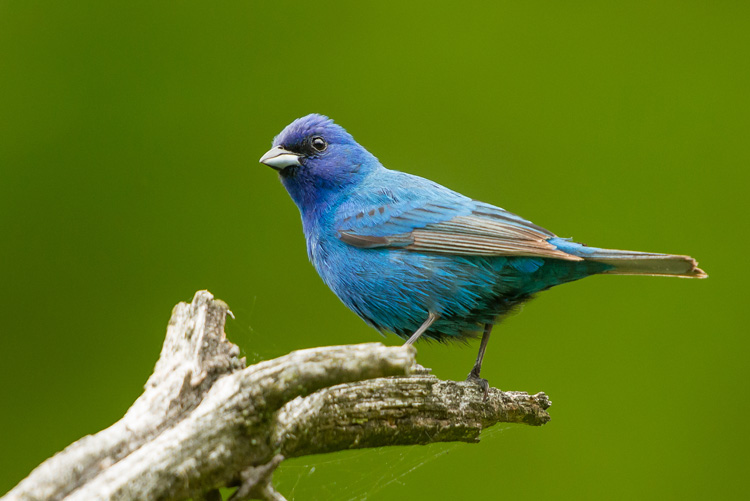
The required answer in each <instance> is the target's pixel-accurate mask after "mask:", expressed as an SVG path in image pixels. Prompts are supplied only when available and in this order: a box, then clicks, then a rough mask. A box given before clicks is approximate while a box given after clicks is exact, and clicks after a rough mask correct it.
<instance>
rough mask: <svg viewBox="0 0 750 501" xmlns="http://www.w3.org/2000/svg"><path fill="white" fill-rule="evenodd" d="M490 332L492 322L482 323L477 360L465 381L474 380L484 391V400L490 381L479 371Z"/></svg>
mask: <svg viewBox="0 0 750 501" xmlns="http://www.w3.org/2000/svg"><path fill="white" fill-rule="evenodd" d="M490 332H492V324H485V325H484V332H483V333H482V341H481V342H480V343H479V353H477V361H476V362H475V363H474V367H472V369H471V372H469V377H467V378H466V380H467V381H475V382H476V383H477V384H478V385H479V386H480V387H481V388H482V391H483V392H484V400H485V401H486V400H487V394H488V393H489V392H490V383H488V382H487V380H486V379H482V378H481V377H480V376H479V373H480V372H481V370H482V361H483V360H484V352H485V351H487V342H488V341H489V340H490Z"/></svg>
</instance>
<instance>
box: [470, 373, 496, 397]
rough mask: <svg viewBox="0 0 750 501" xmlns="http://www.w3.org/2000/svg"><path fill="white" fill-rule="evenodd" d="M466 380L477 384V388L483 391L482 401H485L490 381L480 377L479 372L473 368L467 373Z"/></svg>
mask: <svg viewBox="0 0 750 501" xmlns="http://www.w3.org/2000/svg"><path fill="white" fill-rule="evenodd" d="M466 380H467V381H471V382H473V383H475V384H477V385H479V388H480V389H481V390H482V393H483V397H482V402H486V401H487V397H488V395H489V393H490V383H489V382H487V380H486V379H484V378H482V377H480V376H479V373H478V372H477V371H475V370H474V369H472V370H471V372H470V373H469V375H468V376H467V377H466Z"/></svg>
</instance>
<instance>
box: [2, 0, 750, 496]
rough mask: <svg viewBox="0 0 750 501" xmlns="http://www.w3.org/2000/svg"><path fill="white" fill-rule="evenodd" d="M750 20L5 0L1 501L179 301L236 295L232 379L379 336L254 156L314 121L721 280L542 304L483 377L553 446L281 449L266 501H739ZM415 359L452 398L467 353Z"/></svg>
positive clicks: (144, 364) (496, 7) (506, 202)
mask: <svg viewBox="0 0 750 501" xmlns="http://www.w3.org/2000/svg"><path fill="white" fill-rule="evenodd" d="M749 10H750V5H749V4H747V3H742V2H712V3H707V2H668V1H663V2H635V3H633V2H628V3H627V4H620V3H616V2H608V3H604V2H575V3H567V2H566V3H564V4H562V3H559V2H495V3H494V4H493V6H491V7H490V6H489V3H483V4H476V5H472V4H470V3H466V2H459V3H456V2H446V3H444V4H442V5H441V4H439V3H436V2H426V3H422V4H416V3H409V2H378V3H377V4H376V5H370V4H367V3H362V2H338V3H328V2H307V3H305V4H302V3H299V2H272V3H271V2H264V3H261V2H226V3H224V2H222V3H221V4H220V5H219V4H210V5H208V4H206V3H193V2H163V3H158V4H157V3H153V2H145V1H140V2H95V1H88V2H81V1H79V2H64V3H62V2H34V1H29V0H23V1H20V0H15V1H9V0H3V1H0V284H2V288H0V318H2V323H1V324H0V325H1V326H2V327H0V329H2V331H1V332H0V346H1V349H0V401H1V402H2V413H0V451H2V453H1V454H0V492H5V491H6V490H7V489H9V488H10V487H11V486H13V485H14V484H15V483H17V482H18V481H19V480H20V479H21V478H23V477H24V476H25V475H26V474H27V473H28V472H29V471H30V470H31V469H32V468H33V467H34V466H36V465H37V464H38V463H39V462H41V461H42V460H44V459H45V458H47V457H48V456H50V455H51V454H53V453H54V452H56V451H58V450H60V449H61V448H63V447H64V446H66V445H67V444H68V443H70V442H72V441H74V440H76V439H78V438H80V437H81V436H83V435H85V434H88V433H93V432H96V431H98V430H100V429H102V428H104V427H106V426H108V425H109V424H111V423H112V422H114V421H115V420H117V419H118V418H119V417H120V416H121V415H122V414H123V413H124V412H125V410H126V409H127V408H128V406H129V405H130V403H131V402H132V401H133V400H134V399H135V398H136V397H137V396H138V395H139V394H140V392H141V388H142V385H143V383H144V382H145V381H146V378H147V377H148V375H149V374H150V373H151V370H152V367H153V364H154V362H155V361H156V359H157V356H158V354H159V349H160V346H161V342H162V340H163V336H164V332H165V329H166V323H167V320H168V318H169V315H170V312H171V309H172V306H173V305H174V304H175V303H176V302H178V301H183V300H185V301H186V300H190V299H191V298H192V296H193V293H194V292H195V291H196V290H198V289H203V288H206V289H209V290H210V291H211V292H213V293H214V294H215V295H216V296H217V297H219V298H221V299H224V300H225V301H227V302H228V303H229V305H230V307H231V308H232V310H233V311H234V313H235V315H236V320H234V321H233V320H229V321H228V325H227V333H228V335H229V337H230V338H231V339H232V340H233V341H234V342H236V343H238V344H239V345H240V346H241V347H242V349H243V350H244V352H245V354H246V356H247V357H248V360H249V361H250V362H254V361H258V360H261V359H267V358H272V357H276V356H279V355H282V354H285V353H287V352H289V351H291V350H294V349H299V348H305V347H312V346H318V345H330V344H341V343H360V342H366V341H377V340H380V339H381V338H380V337H379V335H378V334H377V333H376V332H375V331H373V330H371V329H370V328H368V327H367V326H366V325H365V324H364V323H363V322H361V321H360V320H359V319H358V318H356V317H355V315H354V314H352V313H350V312H349V311H348V310H347V309H346V308H345V307H344V306H343V305H341V304H340V303H339V301H338V300H337V299H336V298H335V297H334V296H333V294H332V293H331V292H330V291H329V290H328V289H327V288H326V287H325V285H324V284H323V283H322V281H321V280H320V279H319V278H318V277H317V275H316V273H315V271H314V270H313V268H312V266H311V265H310V264H309V263H308V262H307V257H306V252H305V248H304V240H303V238H302V233H301V227H300V223H299V215H298V213H297V209H296V208H295V207H294V205H293V203H292V202H291V200H290V199H289V198H288V196H287V194H286V192H285V191H284V190H283V188H282V186H281V185H280V184H279V182H278V181H277V179H276V175H275V173H274V172H273V171H272V170H271V169H269V168H267V167H264V166H261V165H259V164H258V163H257V159H258V158H259V157H260V156H261V154H263V153H264V152H265V151H266V150H267V149H268V147H269V146H270V143H271V140H272V138H273V136H274V135H275V134H277V133H278V132H279V131H280V130H281V129H282V128H283V127H284V126H285V125H286V124H287V123H288V122H290V121H291V120H292V119H294V118H297V117H299V116H302V115H304V114H307V113H310V112H319V113H324V114H328V115H330V116H331V117H333V118H334V119H336V120H337V121H338V122H339V123H340V124H342V125H344V126H345V127H347V128H348V130H349V131H350V132H351V133H352V134H353V135H354V136H355V137H356V138H357V139H358V140H359V142H360V143H362V144H363V145H365V146H366V147H367V148H368V149H370V151H372V152H373V153H374V154H375V155H377V156H378V157H379V158H380V159H381V161H382V162H383V163H384V164H385V165H386V166H388V167H390V168H394V169H399V170H406V171H409V172H411V173H414V174H419V175H422V176H426V177H429V178H431V179H434V180H436V181H438V182H440V183H442V184H445V185H448V186H450V187H451V188H454V189H456V190H458V191H461V192H463V193H465V194H467V195H470V196H472V197H474V198H478V199H482V200H485V201H487V202H491V203H495V204H497V205H500V206H502V207H505V208H507V209H509V210H512V211H514V212H517V213H519V214H522V215H524V216H525V217H527V218H529V219H531V220H532V221H534V222H536V223H537V224H541V225H543V226H546V227H548V228H550V229H552V230H553V231H555V232H557V233H558V234H560V235H563V236H573V237H575V238H576V239H578V240H580V241H583V242H588V243H591V244H595V245H599V246H608V247H616V248H628V249H637V250H647V251H662V252H674V253H689V254H692V255H693V256H695V257H697V258H698V259H699V260H700V262H701V266H702V267H703V268H704V269H706V270H707V271H708V273H709V274H710V275H711V278H710V279H709V280H706V281H687V280H677V279H671V280H670V279H657V278H642V277H595V278H591V279H587V280H584V281H581V282H577V283H574V284H570V285H566V286H562V287H559V288H556V289H554V290H553V291H550V292H547V293H544V294H542V295H541V296H540V297H539V298H538V299H537V300H536V301H534V302H532V303H530V304H529V305H528V306H527V307H526V308H525V309H524V311H523V313H522V314H520V315H516V316H514V317H512V318H510V319H509V320H507V321H506V322H505V323H504V324H503V325H502V327H501V328H499V329H497V330H496V333H497V334H496V335H495V336H493V341H492V343H490V347H489V351H488V355H487V359H486V364H485V369H484V371H485V372H483V374H485V375H486V377H488V378H489V380H490V382H491V383H493V384H494V385H497V386H500V387H502V388H504V389H514V390H526V391H530V392H536V391H546V392H547V393H548V394H549V395H550V396H551V398H552V400H553V402H554V405H553V407H552V408H551V413H552V416H553V420H552V422H551V423H550V424H549V425H547V426H545V427H543V428H541V429H532V428H526V427H521V426H513V427H510V426H508V427H505V428H501V427H499V428H497V429H495V430H491V431H489V432H487V433H486V434H485V436H484V438H483V441H482V442H481V443H480V444H478V445H467V444H454V445H435V446H430V447H418V448H413V449H406V448H402V449H384V450H376V451H361V452H349V453H341V454H334V455H330V456H324V457H310V458H302V459H299V460H295V461H291V462H288V463H285V464H284V466H283V467H282V468H281V469H280V471H279V472H277V474H276V481H277V485H278V487H279V489H280V490H281V492H282V493H284V494H285V495H287V496H288V497H289V498H295V499H352V498H353V499H364V498H367V499H446V498H453V499H459V498H460V499H471V498H473V499H482V498H483V499H487V498H493V497H501V496H502V497H503V498H515V497H521V496H523V497H528V496H530V495H531V496H534V497H551V498H553V499H566V498H569V499H581V498H589V499H593V498H608V499H633V498H638V499H655V498H681V499H691V498H693V499H703V498H722V497H724V498H727V497H734V496H739V495H740V494H743V493H746V490H745V489H746V487H745V486H746V478H745V476H746V474H747V467H748V463H747V450H748V448H749V447H750V441H749V440H748V432H747V429H746V427H745V425H744V421H743V419H744V418H745V417H746V416H747V413H748V399H747V398H746V393H747V383H748V363H747V353H748V336H747V331H748V327H747V319H748V307H747V305H746V304H745V303H746V297H747V295H746V292H744V291H745V285H746V283H747V281H748V273H747V265H745V264H744V263H745V261H746V258H745V253H746V249H747V246H748V235H747V230H743V229H742V228H747V222H746V219H747V217H748V209H749V208H750V207H749V204H748V201H747V198H748V196H747V189H748V185H749V181H750V179H749V178H748V165H749V164H750V162H749V161H750V155H749V154H748V133H749V132H750V127H749V126H748V125H749V124H748V117H749V116H750V107H749V106H748V104H749V103H748V96H749V93H748V89H749V88H750V79H749V78H748V59H747V54H748V48H749V47H750V36H749V35H748V33H750V30H749V29H748V11H749ZM479 160H481V162H480V161H479ZM386 342H387V343H389V344H396V343H400V342H401V341H400V340H399V339H397V338H395V337H394V336H391V337H389V338H387V339H386ZM418 348H419V359H420V361H421V363H422V364H424V365H426V366H429V367H432V368H433V370H434V372H435V373H436V374H437V375H438V376H440V377H443V378H464V377H465V376H466V373H467V371H468V369H469V368H470V366H471V364H472V362H473V359H474V356H475V350H476V346H474V345H472V346H471V347H470V348H462V347H460V346H454V347H445V346H439V345H427V346H419V347H418Z"/></svg>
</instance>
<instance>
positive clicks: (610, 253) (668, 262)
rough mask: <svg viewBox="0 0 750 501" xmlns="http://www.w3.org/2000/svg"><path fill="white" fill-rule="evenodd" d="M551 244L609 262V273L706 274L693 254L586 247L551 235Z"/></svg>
mask: <svg viewBox="0 0 750 501" xmlns="http://www.w3.org/2000/svg"><path fill="white" fill-rule="evenodd" d="M549 242H550V243H551V244H553V245H554V246H555V247H557V249H558V250H561V251H563V252H567V253H568V254H572V255H574V256H578V257H581V258H583V259H584V260H586V261H594V262H597V263H603V264H607V265H609V266H612V268H610V269H608V270H606V271H603V272H602V273H608V274H610V275H651V276H660V277H683V278H707V277H708V275H707V274H706V272H704V271H703V270H701V269H700V268H698V262H697V261H696V260H695V259H693V258H692V257H690V256H679V255H676V254H656V253H652V252H636V251H626V250H616V249H599V248H597V247H587V246H585V245H583V244H579V243H576V242H572V241H570V240H567V239H564V238H551V239H550V240H549Z"/></svg>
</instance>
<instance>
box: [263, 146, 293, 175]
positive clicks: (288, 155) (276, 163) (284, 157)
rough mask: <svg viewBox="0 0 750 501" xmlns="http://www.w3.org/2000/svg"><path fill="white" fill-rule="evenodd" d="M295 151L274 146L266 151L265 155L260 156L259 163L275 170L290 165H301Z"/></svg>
mask: <svg viewBox="0 0 750 501" xmlns="http://www.w3.org/2000/svg"><path fill="white" fill-rule="evenodd" d="M300 156H301V155H298V154H297V153H292V152H291V151H288V150H285V149H284V148H282V147H281V146H274V147H273V148H271V149H270V150H268V151H267V152H266V154H265V155H263V156H262V157H260V160H259V161H260V163H262V164H264V165H267V166H269V167H273V168H274V169H276V170H283V169H285V168H286V167H289V166H290V165H298V166H299V165H302V164H301V163H299V157H300Z"/></svg>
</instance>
